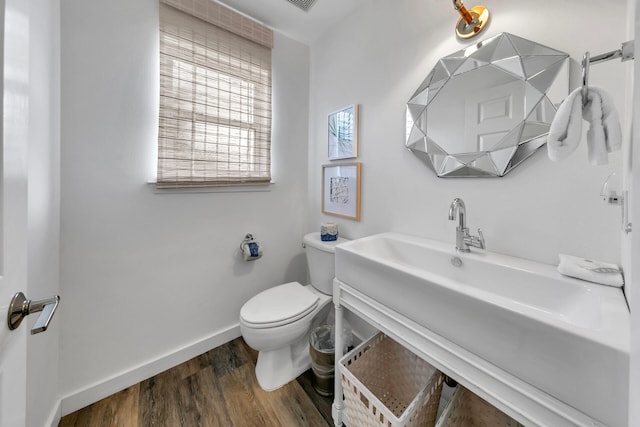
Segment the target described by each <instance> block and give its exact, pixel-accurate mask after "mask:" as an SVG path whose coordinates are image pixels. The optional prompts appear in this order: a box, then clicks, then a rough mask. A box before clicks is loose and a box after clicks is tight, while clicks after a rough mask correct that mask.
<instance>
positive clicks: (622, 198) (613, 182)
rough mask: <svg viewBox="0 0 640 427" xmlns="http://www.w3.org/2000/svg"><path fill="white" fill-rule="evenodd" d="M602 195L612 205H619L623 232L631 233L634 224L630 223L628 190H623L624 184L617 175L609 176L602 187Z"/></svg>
mask: <svg viewBox="0 0 640 427" xmlns="http://www.w3.org/2000/svg"><path fill="white" fill-rule="evenodd" d="M600 195H601V196H602V198H603V200H604V201H605V202H606V203H608V204H610V205H619V206H620V207H621V208H622V231H624V232H625V233H630V232H631V230H632V224H631V223H630V222H629V204H628V202H627V201H628V195H629V192H628V191H627V190H622V182H620V178H619V177H618V175H616V174H615V173H612V174H611V175H609V177H608V178H607V180H606V181H605V182H604V184H603V185H602V190H600Z"/></svg>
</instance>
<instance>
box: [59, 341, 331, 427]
mask: <svg viewBox="0 0 640 427" xmlns="http://www.w3.org/2000/svg"><path fill="white" fill-rule="evenodd" d="M256 357H257V354H256V352H255V351H254V350H252V349H251V348H249V347H248V346H247V345H246V344H245V343H244V341H243V340H242V338H238V339H236V340H233V341H231V342H229V343H227V344H225V345H222V346H220V347H218V348H215V349H213V350H211V351H209V352H207V353H205V354H202V355H200V356H198V357H196V358H194V359H191V360H189V361H187V362H185V363H183V364H182V365H179V366H176V367H175V368H172V369H170V370H168V371H165V372H162V373H161V374H158V375H156V376H155V377H152V378H149V379H148V380H145V381H143V382H141V383H139V384H136V385H134V386H131V387H129V388H128V389H126V390H123V391H121V392H119V393H116V394H114V395H112V396H110V397H107V398H105V399H103V400H101V401H99V402H96V403H94V404H92V405H90V406H87V407H86V408H83V409H81V410H79V411H77V412H74V413H72V414H69V415H67V416H65V417H63V418H62V420H61V421H60V424H59V427H74V426H77V427H103V426H104V427H114V426H117V427H138V426H145V427H146V426H162V427H173V426H179V427H192V426H193V427H200V426H202V427H205V426H224V427H230V426H241V427H252V426H259V427H270V426H277V427H280V426H296V427H297V426H300V427H305V426H309V427H327V426H332V425H333V422H332V421H331V403H332V399H331V398H328V397H322V396H320V395H318V394H317V393H316V392H315V391H314V390H313V388H312V387H311V372H310V371H307V372H306V373H305V374H304V375H303V376H302V377H300V378H299V379H298V381H292V382H291V383H289V384H287V385H286V386H284V387H282V388H280V389H279V390H276V391H273V392H269V393H267V392H265V391H263V390H262V389H261V388H260V386H259V385H258V383H257V381H256V377H255V372H254V369H255V362H256Z"/></svg>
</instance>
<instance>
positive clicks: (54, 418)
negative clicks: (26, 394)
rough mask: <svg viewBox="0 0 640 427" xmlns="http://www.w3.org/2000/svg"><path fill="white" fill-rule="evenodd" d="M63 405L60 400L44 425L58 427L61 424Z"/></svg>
mask: <svg viewBox="0 0 640 427" xmlns="http://www.w3.org/2000/svg"><path fill="white" fill-rule="evenodd" d="M61 403H62V401H61V400H58V402H56V405H55V407H54V408H53V410H52V411H51V414H50V415H49V418H48V419H47V422H46V423H45V424H44V425H45V426H49V427H58V424H60V418H62V406H61Z"/></svg>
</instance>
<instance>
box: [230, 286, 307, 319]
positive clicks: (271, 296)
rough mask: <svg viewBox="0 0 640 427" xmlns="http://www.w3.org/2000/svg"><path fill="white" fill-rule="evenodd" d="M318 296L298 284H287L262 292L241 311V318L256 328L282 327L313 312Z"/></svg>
mask: <svg viewBox="0 0 640 427" xmlns="http://www.w3.org/2000/svg"><path fill="white" fill-rule="evenodd" d="M318 300H319V298H318V296H317V295H316V294H314V293H313V292H311V291H310V290H308V289H306V288H305V287H304V286H302V285H301V284H300V283H298V282H291V283H285V284H284V285H279V286H276V287H274V288H270V289H267V290H265V291H262V292H260V293H259V294H258V295H256V296H254V297H253V298H251V299H250V300H249V301H247V302H246V303H245V305H243V306H242V308H241V309H240V317H241V318H242V320H243V321H244V322H245V323H249V324H252V325H253V326H254V327H269V326H280V325H284V324H287V323H291V322H294V321H296V320H298V319H300V318H302V317H304V316H306V315H307V314H309V313H310V312H311V311H313V310H314V309H315V308H316V306H317V305H318Z"/></svg>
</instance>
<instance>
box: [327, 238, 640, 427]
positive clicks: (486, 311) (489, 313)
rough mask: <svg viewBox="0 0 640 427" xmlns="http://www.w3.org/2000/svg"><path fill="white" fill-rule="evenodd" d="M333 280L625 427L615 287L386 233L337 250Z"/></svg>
mask: <svg viewBox="0 0 640 427" xmlns="http://www.w3.org/2000/svg"><path fill="white" fill-rule="evenodd" d="M336 278H337V279H339V280H340V281H342V282H343V283H345V284H346V285H348V286H351V287H352V288H354V289H356V290H358V291H360V292H362V293H363V294H365V295H366V296H368V297H370V298H372V299H374V300H377V301H378V302H380V303H382V304H384V305H385V306H387V307H389V308H391V309H392V310H394V311H396V312H398V313H400V314H402V315H404V316H405V317H407V318H409V319H411V320H413V321H414V322H416V323H418V324H420V325H422V326H423V327H425V328H427V329H429V330H431V331H432V332H435V333H436V334H439V335H441V336H442V337H444V338H446V339H448V340H450V341H452V342H453V343H455V344H457V345H458V346H460V347H462V348H464V349H466V350H468V351H470V352H472V353H474V354H475V355H477V356H478V357H480V358H482V359H484V360H486V361H488V362H490V363H492V364H494V365H495V366H497V367H499V368H500V369H502V370H504V371H506V372H508V373H510V374H512V375H514V376H516V377H518V378H520V379H521V380H523V381H525V382H527V383H529V384H530V385H533V386H534V387H537V388H538V389H540V390H542V391H544V392H546V393H548V394H550V395H551V396H553V397H555V398H556V399H558V400H560V401H562V402H564V403H566V404H568V405H570V406H572V407H574V408H576V409H578V410H579V411H581V412H584V413H585V414H587V415H589V416H590V417H592V418H595V419H596V420H598V421H600V422H601V423H603V424H605V425H611V426H614V425H626V419H627V406H628V405H627V401H628V377H629V339H630V335H629V334H630V332H629V311H628V308H627V305H626V301H625V299H624V296H623V294H622V291H621V290H620V289H619V288H613V287H608V286H602V285H597V284H593V283H590V282H585V281H582V280H577V279H573V278H569V277H565V276H562V275H561V274H559V273H558V272H557V270H556V267H555V266H551V265H546V264H541V263H537V262H533V261H528V260H524V259H520V258H515V257H510V256H507V255H501V254H497V253H492V252H488V251H481V250H475V251H473V250H472V252H471V253H466V254H463V253H458V252H456V250H455V247H454V244H452V243H442V242H437V241H433V240H429V239H424V238H418V237H414V236H408V235H403V234H399V233H383V234H378V235H374V236H369V237H365V238H362V239H357V240H353V241H350V242H347V243H344V244H341V245H338V246H337V247H336Z"/></svg>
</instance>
